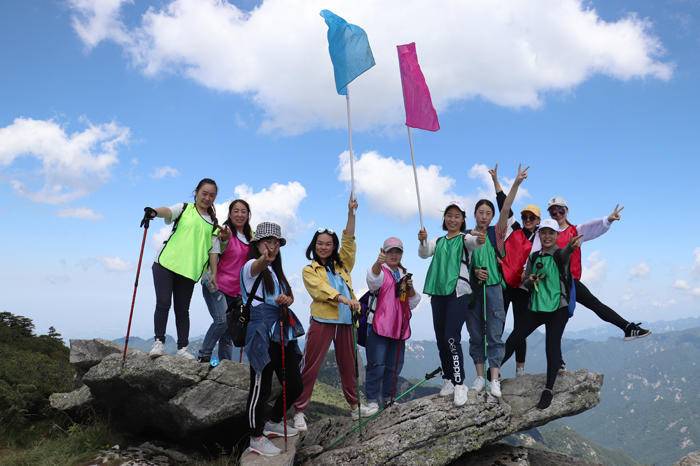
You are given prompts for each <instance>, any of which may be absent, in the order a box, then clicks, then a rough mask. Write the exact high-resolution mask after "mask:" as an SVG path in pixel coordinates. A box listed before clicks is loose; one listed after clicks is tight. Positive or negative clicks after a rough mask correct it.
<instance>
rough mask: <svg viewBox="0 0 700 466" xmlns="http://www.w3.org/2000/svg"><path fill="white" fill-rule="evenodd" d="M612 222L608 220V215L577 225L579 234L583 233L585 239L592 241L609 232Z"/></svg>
mask: <svg viewBox="0 0 700 466" xmlns="http://www.w3.org/2000/svg"><path fill="white" fill-rule="evenodd" d="M611 225H612V224H611V223H610V222H608V217H603V218H599V219H596V220H591V221H590V222H586V223H583V224H581V225H578V226H577V227H576V231H578V234H579V235H583V238H582V239H583V241H590V240H592V239H596V238H597V237H599V236H601V235H603V234H604V233H607V232H608V230H609V229H610V226H611Z"/></svg>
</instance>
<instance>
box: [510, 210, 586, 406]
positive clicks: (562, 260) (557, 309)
mask: <svg viewBox="0 0 700 466" xmlns="http://www.w3.org/2000/svg"><path fill="white" fill-rule="evenodd" d="M558 233H559V225H558V224H557V222H556V221H555V220H552V219H550V218H548V219H546V220H543V221H542V223H540V228H539V230H538V234H539V236H540V241H541V242H542V249H541V250H540V251H537V252H534V253H532V254H531V255H530V258H529V259H528V261H527V266H526V268H525V274H524V277H525V279H524V281H523V285H524V286H526V287H527V288H528V289H530V306H529V312H526V313H525V316H523V319H522V322H521V324H520V325H518V326H516V327H515V328H514V329H513V333H511V334H510V336H509V337H508V339H507V340H506V348H505V355H504V357H503V361H501V364H504V363H505V362H506V361H507V360H508V359H509V358H510V357H511V356H512V355H513V352H514V351H515V348H516V347H517V346H518V345H519V344H520V343H522V342H523V341H525V339H526V338H527V337H528V336H529V335H530V334H531V333H532V332H534V331H535V330H536V329H537V327H539V326H540V325H543V324H544V326H545V329H546V332H547V336H546V337H545V338H546V340H545V345H546V346H545V348H546V349H545V352H546V353H547V381H546V385H545V388H544V390H543V391H542V394H541V395H540V401H539V403H538V404H537V407H538V408H539V409H546V408H547V407H549V405H550V404H551V403H552V397H553V393H552V389H553V388H554V381H555V380H556V378H557V373H558V372H559V366H560V364H561V337H562V335H563V334H564V327H566V322H567V321H568V320H569V296H568V294H569V293H568V292H569V290H570V289H571V271H570V269H569V259H570V258H571V254H572V253H573V252H574V250H575V249H577V248H578V247H579V246H580V245H581V238H582V236H575V237H572V238H571V240H570V241H569V243H568V245H567V246H566V248H564V249H559V248H558V247H557V235H558Z"/></svg>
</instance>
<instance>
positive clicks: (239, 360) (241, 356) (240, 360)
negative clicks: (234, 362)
mask: <svg viewBox="0 0 700 466" xmlns="http://www.w3.org/2000/svg"><path fill="white" fill-rule="evenodd" d="M238 362H240V363H242V362H243V347H242V346H241V352H240V353H238Z"/></svg>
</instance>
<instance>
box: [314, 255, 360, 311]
mask: <svg viewBox="0 0 700 466" xmlns="http://www.w3.org/2000/svg"><path fill="white" fill-rule="evenodd" d="M326 273H327V274H328V283H330V285H331V286H332V287H333V288H335V289H336V290H338V293H340V294H341V295H343V296H345V297H346V298H347V299H352V298H351V297H350V290H349V289H348V285H347V284H346V283H345V280H343V277H341V276H340V274H337V273H333V272H331V271H330V269H328V268H326ZM313 319H314V320H315V321H317V322H323V323H326V324H352V313H351V312H350V306H348V305H347V304H342V303H338V319H337V320H335V319H322V318H320V317H313Z"/></svg>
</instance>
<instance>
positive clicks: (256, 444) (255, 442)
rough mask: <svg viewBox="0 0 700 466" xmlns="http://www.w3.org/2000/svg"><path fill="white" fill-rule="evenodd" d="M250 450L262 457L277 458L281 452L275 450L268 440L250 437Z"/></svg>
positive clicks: (277, 449) (263, 437)
mask: <svg viewBox="0 0 700 466" xmlns="http://www.w3.org/2000/svg"><path fill="white" fill-rule="evenodd" d="M250 450H251V451H254V452H255V453H257V454H259V455H262V456H277V455H279V454H280V453H282V450H280V449H279V448H277V447H276V446H275V445H274V444H273V443H272V442H270V440H269V439H268V438H267V437H265V436H262V437H258V438H255V437H251V438H250Z"/></svg>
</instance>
